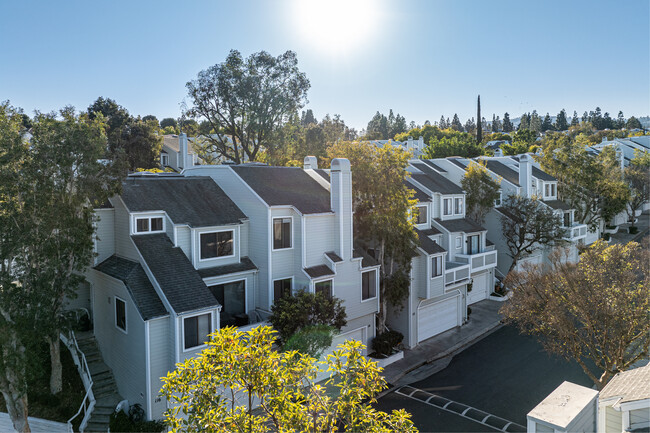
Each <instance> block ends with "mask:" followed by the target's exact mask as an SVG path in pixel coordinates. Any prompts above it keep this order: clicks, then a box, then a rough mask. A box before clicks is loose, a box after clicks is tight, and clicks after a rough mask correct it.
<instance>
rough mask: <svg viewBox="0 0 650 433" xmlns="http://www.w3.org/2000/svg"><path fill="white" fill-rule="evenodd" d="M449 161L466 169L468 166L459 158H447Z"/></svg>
mask: <svg viewBox="0 0 650 433" xmlns="http://www.w3.org/2000/svg"><path fill="white" fill-rule="evenodd" d="M447 161H449V162H451V163H452V164H454V165H456V166H458V167H460V168H462V169H463V170H465V169H466V168H467V166H466V165H465V164H463V162H462V161H461V160H460V159H458V158H447Z"/></svg>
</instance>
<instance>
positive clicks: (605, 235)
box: [603, 233, 609, 241]
mask: <svg viewBox="0 0 650 433" xmlns="http://www.w3.org/2000/svg"><path fill="white" fill-rule="evenodd" d="M603 239H605V240H606V241H608V240H609V233H604V234H603Z"/></svg>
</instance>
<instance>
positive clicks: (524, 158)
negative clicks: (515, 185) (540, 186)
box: [519, 153, 533, 197]
mask: <svg viewBox="0 0 650 433" xmlns="http://www.w3.org/2000/svg"><path fill="white" fill-rule="evenodd" d="M532 178H533V165H532V163H531V161H530V156H528V154H527V153H524V154H522V155H520V156H519V186H521V195H522V196H523V197H530V196H531V195H532V191H531V188H532V183H533V182H532V180H533V179H532Z"/></svg>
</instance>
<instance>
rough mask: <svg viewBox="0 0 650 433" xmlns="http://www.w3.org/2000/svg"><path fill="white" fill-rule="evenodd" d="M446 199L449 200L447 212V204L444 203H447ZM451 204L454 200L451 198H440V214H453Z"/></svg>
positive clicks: (452, 204)
mask: <svg viewBox="0 0 650 433" xmlns="http://www.w3.org/2000/svg"><path fill="white" fill-rule="evenodd" d="M447 201H449V213H446V211H447V206H446V205H445V203H447ZM453 206H454V201H453V200H452V199H451V198H443V199H442V215H443V216H451V215H453V212H454V208H453Z"/></svg>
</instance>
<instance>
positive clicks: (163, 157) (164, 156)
mask: <svg viewBox="0 0 650 433" xmlns="http://www.w3.org/2000/svg"><path fill="white" fill-rule="evenodd" d="M160 163H161V165H162V166H163V167H167V166H168V165H169V155H167V154H166V153H163V154H162V155H160Z"/></svg>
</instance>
